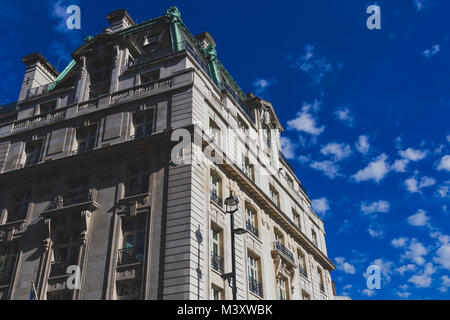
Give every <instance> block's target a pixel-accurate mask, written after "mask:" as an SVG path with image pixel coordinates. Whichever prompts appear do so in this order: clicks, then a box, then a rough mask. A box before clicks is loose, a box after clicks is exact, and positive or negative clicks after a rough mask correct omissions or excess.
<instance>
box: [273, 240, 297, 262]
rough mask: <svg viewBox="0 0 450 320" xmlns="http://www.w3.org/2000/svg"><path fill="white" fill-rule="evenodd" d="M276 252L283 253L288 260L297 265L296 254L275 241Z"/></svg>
mask: <svg viewBox="0 0 450 320" xmlns="http://www.w3.org/2000/svg"><path fill="white" fill-rule="evenodd" d="M274 247H275V250H277V251H279V252H281V253H282V254H283V255H284V256H285V257H286V258H288V259H289V260H291V261H292V262H294V263H295V259H294V254H293V253H292V252H291V251H290V250H289V249H288V248H286V247H285V246H284V245H283V244H282V243H281V242H280V241H275V243H274Z"/></svg>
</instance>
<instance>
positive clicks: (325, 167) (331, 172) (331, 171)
mask: <svg viewBox="0 0 450 320" xmlns="http://www.w3.org/2000/svg"><path fill="white" fill-rule="evenodd" d="M310 167H311V168H313V169H316V170H318V171H321V172H322V173H323V174H324V175H326V176H327V177H328V178H330V179H332V180H333V179H334V178H336V177H337V176H339V175H341V174H340V173H339V167H338V166H337V165H336V164H335V163H334V162H333V161H330V160H325V161H315V162H312V163H311V164H310Z"/></svg>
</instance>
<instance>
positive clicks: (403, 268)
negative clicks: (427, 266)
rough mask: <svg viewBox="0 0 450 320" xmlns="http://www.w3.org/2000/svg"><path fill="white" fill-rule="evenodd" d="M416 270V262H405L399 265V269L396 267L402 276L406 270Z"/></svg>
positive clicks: (396, 270)
mask: <svg viewBox="0 0 450 320" xmlns="http://www.w3.org/2000/svg"><path fill="white" fill-rule="evenodd" d="M414 270H416V265H415V264H411V263H410V264H405V265H403V266H400V267H398V268H397V269H395V272H397V273H399V274H400V275H401V276H403V275H404V274H405V273H406V272H411V271H414Z"/></svg>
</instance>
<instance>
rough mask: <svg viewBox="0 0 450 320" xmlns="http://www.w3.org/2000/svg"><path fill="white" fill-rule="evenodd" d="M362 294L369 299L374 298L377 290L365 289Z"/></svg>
mask: <svg viewBox="0 0 450 320" xmlns="http://www.w3.org/2000/svg"><path fill="white" fill-rule="evenodd" d="M362 293H363V294H364V295H366V296H368V297H372V296H373V295H375V293H376V292H375V290H369V289H364V290H363V291H362Z"/></svg>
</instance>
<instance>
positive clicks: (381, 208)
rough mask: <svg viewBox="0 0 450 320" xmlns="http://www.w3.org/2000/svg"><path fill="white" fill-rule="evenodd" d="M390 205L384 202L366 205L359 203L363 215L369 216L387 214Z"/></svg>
mask: <svg viewBox="0 0 450 320" xmlns="http://www.w3.org/2000/svg"><path fill="white" fill-rule="evenodd" d="M390 207H391V205H390V204H389V202H387V201H385V200H379V201H375V202H373V203H372V204H370V205H368V204H367V203H366V202H361V212H363V213H364V214H371V213H375V212H380V213H387V212H389V209H390Z"/></svg>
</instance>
